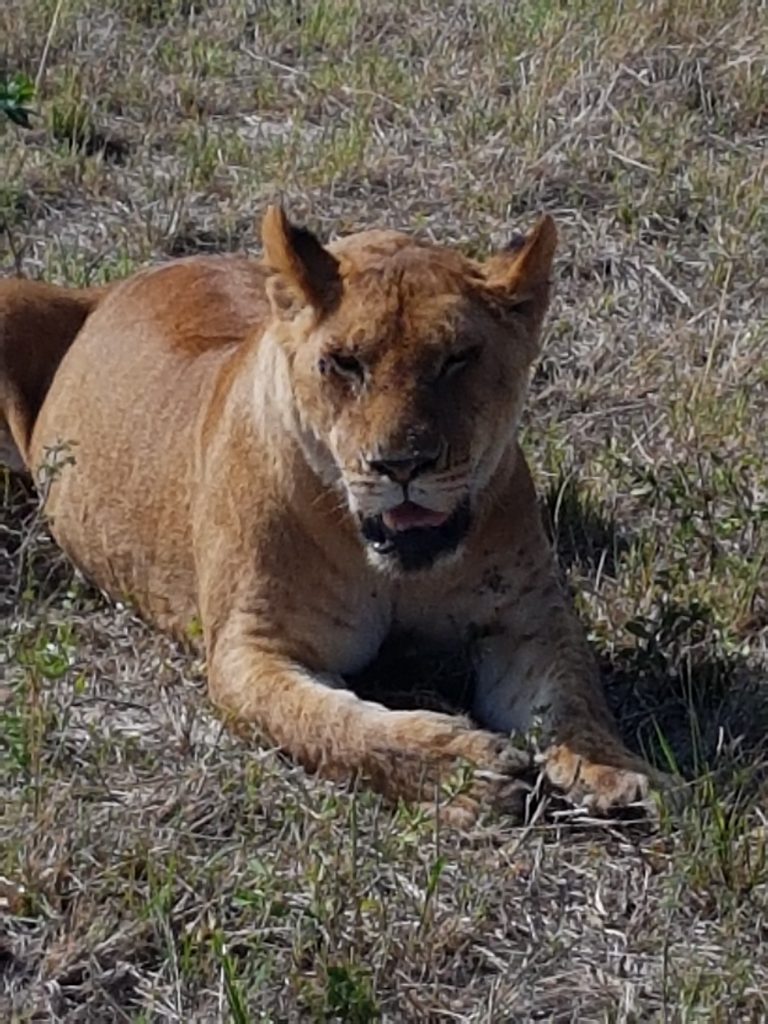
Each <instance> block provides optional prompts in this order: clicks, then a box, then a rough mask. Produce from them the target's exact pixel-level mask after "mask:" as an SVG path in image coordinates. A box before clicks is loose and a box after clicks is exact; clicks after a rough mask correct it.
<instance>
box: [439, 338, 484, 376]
mask: <svg viewBox="0 0 768 1024" xmlns="http://www.w3.org/2000/svg"><path fill="white" fill-rule="evenodd" d="M479 354H480V346H479V345H473V346H472V348H464V349H462V350H461V352H454V353H453V354H452V355H449V356H446V358H445V361H444V363H443V365H442V366H441V367H440V373H439V375H438V376H439V377H441V378H445V377H453V376H454V374H457V373H460V372H461V371H462V370H463V369H465V368H466V367H467V366H469V364H470V363H472V362H474V361H475V359H477V357H478V355H479Z"/></svg>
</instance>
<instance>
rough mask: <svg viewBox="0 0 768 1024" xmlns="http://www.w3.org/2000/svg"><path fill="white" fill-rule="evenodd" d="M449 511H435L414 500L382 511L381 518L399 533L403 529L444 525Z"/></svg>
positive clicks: (390, 528) (387, 526) (385, 524)
mask: <svg viewBox="0 0 768 1024" xmlns="http://www.w3.org/2000/svg"><path fill="white" fill-rule="evenodd" d="M449 518H450V514H449V513H448V512H435V511H434V510H433V509H431V508H424V506H423V505H417V504H416V503H415V502H413V501H403V502H402V503H401V504H400V505H395V507H394V508H390V509H387V511H386V512H384V513H382V516H381V519H382V522H383V523H384V526H385V527H386V528H387V529H388V530H392V531H393V532H395V533H399V532H400V531H402V530H421V529H425V528H427V527H432V528H434V527H436V526H442V525H443V524H444V523H446V522H447V521H448V519H449Z"/></svg>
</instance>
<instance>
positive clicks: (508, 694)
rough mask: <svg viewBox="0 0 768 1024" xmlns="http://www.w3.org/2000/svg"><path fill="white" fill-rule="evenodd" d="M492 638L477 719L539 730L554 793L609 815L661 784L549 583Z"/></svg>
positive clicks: (481, 654)
mask: <svg viewBox="0 0 768 1024" xmlns="http://www.w3.org/2000/svg"><path fill="white" fill-rule="evenodd" d="M537 599H538V600H537ZM537 606H538V607H537ZM531 607H534V608H536V609H537V610H536V612H531V610H530V609H531ZM487 634H488V635H487V636H486V637H485V638H481V639H480V640H479V641H478V643H477V689H476V696H475V707H474V712H475V716H476V718H477V719H478V721H479V722H480V723H481V724H482V725H484V726H487V727H490V728H494V729H500V730H504V731H508V730H527V729H529V728H530V727H531V726H533V725H534V724H535V723H537V722H538V723H540V725H541V728H542V732H543V738H544V766H545V772H546V775H547V778H548V779H549V781H550V782H551V783H552V785H554V786H555V787H556V788H558V789H560V790H562V791H564V792H565V793H566V794H567V796H568V797H569V799H571V800H572V801H573V802H575V803H580V804H584V805H586V806H588V807H590V808H592V809H594V810H596V811H600V812H606V811H609V810H610V809H611V808H615V807H620V806H625V805H627V804H632V803H635V802H637V801H642V800H645V799H646V797H647V796H648V793H649V789H650V788H652V787H655V786H658V785H661V784H662V783H663V780H664V777H663V776H662V775H661V773H658V772H656V771H655V770H654V769H652V768H651V767H650V766H649V765H647V764H646V763H645V762H644V761H643V760H642V758H640V757H638V756H636V755H635V754H633V753H631V751H629V750H628V749H627V748H626V746H625V745H624V743H623V742H622V740H621V738H620V736H619V734H618V730H617V728H616V725H615V723H614V721H613V718H612V716H611V714H610V712H609V710H608V707H607V705H606V702H605V698H604V696H603V693H602V688H601V686H600V681H599V678H598V674H597V670H596V667H595V665H594V662H593V659H592V656H591V653H590V651H589V649H588V647H587V643H586V638H585V637H584V636H583V633H582V630H581V627H580V624H579V623H578V621H577V619H576V617H575V615H574V613H573V612H572V611H571V610H570V609H569V608H568V606H567V603H566V601H565V598H564V597H563V596H562V595H560V593H559V589H558V588H557V586H556V584H555V583H554V582H553V581H552V579H551V577H550V578H549V579H548V580H546V579H545V581H544V582H543V583H542V585H541V594H538V595H537V594H535V593H534V594H531V595H529V596H528V601H527V603H526V605H525V606H524V607H523V605H522V604H521V603H520V602H515V603H514V604H510V606H509V608H508V609H507V611H506V612H505V613H503V614H502V615H501V617H500V621H499V622H498V623H496V624H495V625H494V627H493V628H491V629H489V630H488V631H487Z"/></svg>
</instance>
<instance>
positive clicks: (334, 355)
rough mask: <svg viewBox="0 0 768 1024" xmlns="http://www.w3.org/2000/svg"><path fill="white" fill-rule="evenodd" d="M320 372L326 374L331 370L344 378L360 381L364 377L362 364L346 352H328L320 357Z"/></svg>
mask: <svg viewBox="0 0 768 1024" xmlns="http://www.w3.org/2000/svg"><path fill="white" fill-rule="evenodd" d="M319 368H320V372H321V373H323V374H327V373H329V372H331V371H333V373H336V374H338V376H339V377H343V378H344V379H345V380H351V381H355V382H356V383H360V382H361V381H362V380H363V379H364V377H365V371H364V370H363V364H362V363H361V362H360V360H359V359H357V358H356V357H355V356H352V355H350V354H349V353H348V352H328V353H326V355H324V356H323V357H322V358H321V359H320V363H319Z"/></svg>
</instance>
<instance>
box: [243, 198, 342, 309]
mask: <svg viewBox="0 0 768 1024" xmlns="http://www.w3.org/2000/svg"><path fill="white" fill-rule="evenodd" d="M261 239H262V244H263V246H264V263H265V264H266V265H267V267H269V269H270V270H271V271H273V273H274V274H275V275H277V277H276V279H275V280H274V283H273V285H272V286H271V287H270V288H269V295H270V299H271V301H272V306H273V309H274V310H275V312H276V313H277V314H278V315H279V316H282V317H286V316H291V315H293V314H294V313H295V312H298V310H299V309H300V308H302V307H304V306H306V305H310V306H312V307H314V309H315V310H316V311H317V312H318V313H327V312H329V311H330V310H331V309H333V308H334V306H335V305H336V304H337V303H338V301H339V298H340V296H341V278H340V276H339V264H338V261H337V260H336V259H335V258H334V257H333V256H332V255H331V254H330V253H329V252H328V250H327V249H325V248H323V246H322V245H321V244H320V242H319V241H318V240H317V238H315V236H314V235H313V234H312V232H311V231H307V229H306V228H302V227H297V226H296V225H295V224H292V223H291V222H290V221H289V220H288V218H287V217H286V215H285V212H284V210H283V209H282V207H280V206H268V207H267V209H266V212H265V214H264V218H263V220H262V223H261Z"/></svg>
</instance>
